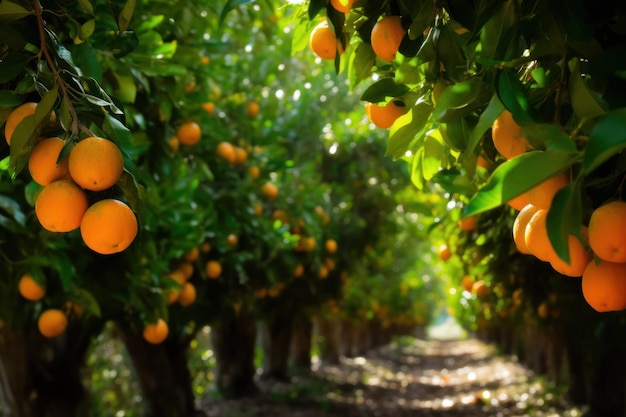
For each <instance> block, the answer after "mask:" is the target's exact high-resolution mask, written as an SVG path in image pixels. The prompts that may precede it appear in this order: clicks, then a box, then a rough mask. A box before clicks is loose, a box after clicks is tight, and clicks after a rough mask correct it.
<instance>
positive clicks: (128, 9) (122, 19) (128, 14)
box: [81, 0, 137, 39]
mask: <svg viewBox="0 0 626 417" xmlns="http://www.w3.org/2000/svg"><path fill="white" fill-rule="evenodd" d="M136 3H137V1H136V0H126V4H124V8H123V9H122V11H121V12H120V15H119V16H118V20H117V25H118V27H119V28H120V32H125V31H126V29H128V26H130V21H131V19H132V18H133V13H135V6H136ZM81 31H82V29H81ZM81 39H82V38H81Z"/></svg>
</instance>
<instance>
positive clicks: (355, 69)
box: [307, 38, 376, 88]
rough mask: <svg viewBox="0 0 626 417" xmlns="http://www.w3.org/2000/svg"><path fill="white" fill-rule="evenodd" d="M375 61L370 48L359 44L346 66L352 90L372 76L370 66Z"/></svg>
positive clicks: (374, 55)
mask: <svg viewBox="0 0 626 417" xmlns="http://www.w3.org/2000/svg"><path fill="white" fill-rule="evenodd" d="M307 39H308V38H307ZM375 61H376V54H375V53H374V51H373V50H372V48H371V47H370V46H369V45H367V44H365V43H359V44H358V46H357V47H356V49H355V50H354V53H353V54H352V55H351V56H350V62H349V65H348V79H349V80H350V86H351V87H352V88H354V87H356V86H357V85H358V84H359V83H360V82H361V81H363V80H365V79H366V78H368V77H369V76H370V75H371V74H372V64H373V63H374V62H375Z"/></svg>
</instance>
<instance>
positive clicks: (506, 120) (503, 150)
mask: <svg viewBox="0 0 626 417" xmlns="http://www.w3.org/2000/svg"><path fill="white" fill-rule="evenodd" d="M491 138H492V140H493V146H495V148H496V150H497V151H498V152H499V153H500V155H502V156H504V157H505V158H506V159H511V158H513V157H515V156H517V155H521V154H523V153H524V152H526V138H524V137H523V136H522V127H521V126H520V125H518V124H517V123H516V122H515V120H513V114H511V112H510V111H508V110H504V111H503V112H502V113H501V114H500V116H498V117H497V118H496V120H495V121H494V122H493V125H492V126H491Z"/></svg>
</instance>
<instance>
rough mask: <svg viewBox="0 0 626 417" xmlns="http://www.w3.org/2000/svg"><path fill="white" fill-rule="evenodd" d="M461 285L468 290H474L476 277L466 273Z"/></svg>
mask: <svg viewBox="0 0 626 417" xmlns="http://www.w3.org/2000/svg"><path fill="white" fill-rule="evenodd" d="M461 286H462V287H463V289H464V290H465V291H467V292H472V288H473V287H474V279H473V278H472V277H470V276H469V275H465V276H464V277H463V279H462V280H461Z"/></svg>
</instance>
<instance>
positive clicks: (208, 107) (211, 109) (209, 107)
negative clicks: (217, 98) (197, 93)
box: [202, 101, 215, 114]
mask: <svg viewBox="0 0 626 417" xmlns="http://www.w3.org/2000/svg"><path fill="white" fill-rule="evenodd" d="M202 108H203V109H204V111H205V112H207V113H209V114H213V113H215V103H212V102H210V101H209V102H208V103H203V104H202Z"/></svg>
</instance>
